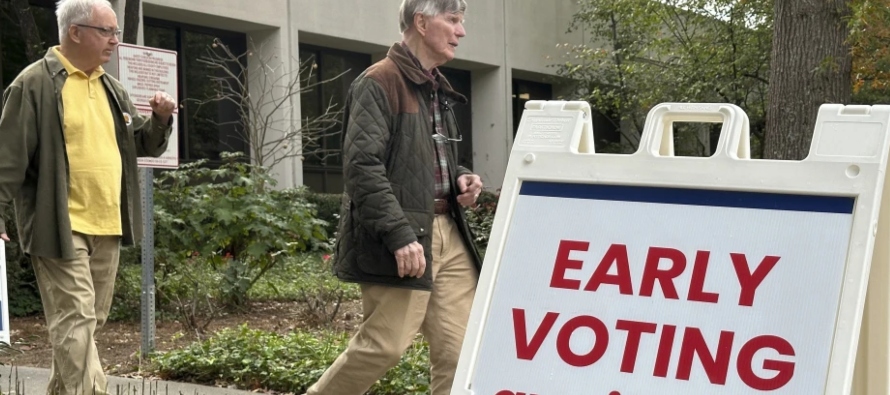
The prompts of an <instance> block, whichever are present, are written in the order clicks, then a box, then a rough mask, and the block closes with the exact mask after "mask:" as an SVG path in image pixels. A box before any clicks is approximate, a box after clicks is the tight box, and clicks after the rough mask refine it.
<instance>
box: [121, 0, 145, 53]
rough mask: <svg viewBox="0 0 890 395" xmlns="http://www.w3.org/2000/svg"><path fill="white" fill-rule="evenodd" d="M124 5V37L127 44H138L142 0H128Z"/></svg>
mask: <svg viewBox="0 0 890 395" xmlns="http://www.w3.org/2000/svg"><path fill="white" fill-rule="evenodd" d="M126 1H127V2H126V3H125V5H124V37H123V41H124V42H125V43H127V44H136V41H137V40H138V39H139V21H140V19H141V18H140V16H141V14H142V13H141V12H140V8H142V7H141V6H140V3H141V0H126Z"/></svg>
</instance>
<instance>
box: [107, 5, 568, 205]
mask: <svg viewBox="0 0 890 395" xmlns="http://www.w3.org/2000/svg"><path fill="white" fill-rule="evenodd" d="M113 2H114V3H115V5H116V7H117V8H118V10H119V11H118V13H119V14H123V7H124V5H123V3H124V1H123V0H113ZM468 3H469V6H468V7H469V8H468V13H467V16H466V30H467V37H465V38H464V39H463V41H462V42H461V46H460V48H458V51H457V58H456V59H455V60H454V61H453V62H451V63H449V64H447V65H445V67H444V68H443V71H444V72H445V73H446V75H447V76H448V77H449V79H450V81H451V82H452V84H453V85H455V87H456V89H457V90H458V91H460V92H462V93H464V94H466V95H467V96H468V97H469V99H470V104H469V105H468V106H462V107H463V108H455V112H456V114H457V117H458V118H459V121H460V124H461V125H460V126H461V132H462V136H463V141H462V142H461V143H459V144H460V152H461V156H462V159H461V161H462V162H463V164H464V165H467V166H468V167H470V168H472V169H473V170H474V171H476V172H477V173H479V174H480V175H481V176H482V177H483V179H484V181H485V182H486V184H487V186H488V187H490V188H499V187H500V185H501V183H502V181H503V175H504V170H505V168H506V165H507V158H508V155H509V151H510V147H511V144H512V140H513V135H514V133H515V132H514V131H515V127H516V123H518V119H519V116H520V111H521V109H522V108H523V107H524V102H525V101H527V100H529V99H553V98H557V97H558V96H560V92H561V91H562V90H564V86H563V84H559V83H557V80H556V78H555V73H556V68H554V67H552V66H553V65H554V64H555V63H557V62H558V60H559V59H560V58H561V56H562V55H563V53H564V51H563V50H561V49H558V48H557V47H556V44H557V43H573V44H574V43H580V42H581V40H582V39H583V34H581V33H572V34H567V33H566V32H567V28H568V26H569V24H570V23H571V19H572V15H573V13H574V12H575V9H576V5H575V2H574V1H572V0H548V1H540V0H468ZM399 4H400V0H188V1H186V0H143V1H142V16H143V18H142V21H143V23H142V25H141V32H142V34H141V35H140V42H141V43H143V44H144V45H147V46H153V47H161V48H166V49H172V50H176V51H178V52H179V68H180V70H179V77H180V78H179V81H180V82H179V84H180V92H179V94H180V98H185V97H193V96H195V95H196V92H199V91H201V90H206V89H209V86H208V79H207V78H206V75H207V70H206V69H205V68H203V67H202V66H201V65H200V64H197V63H196V59H197V58H198V57H199V56H200V55H202V54H203V53H204V51H206V47H207V45H208V44H209V43H210V42H211V41H212V39H213V38H214V37H217V38H219V39H220V40H221V41H223V42H225V43H226V44H227V45H229V46H230V47H231V48H233V51H244V50H245V49H246V46H247V42H248V40H250V41H251V42H253V43H262V50H261V51H260V52H262V53H261V54H260V55H262V56H266V57H274V59H275V60H274V62H280V63H277V64H276V65H275V66H276V67H275V68H274V73H277V74H280V75H282V74H294V73H296V72H298V71H299V68H300V63H299V62H300V60H299V59H303V60H305V59H308V58H310V57H314V58H313V59H314V61H315V63H316V65H317V70H316V73H317V75H319V76H320V77H321V78H323V79H325V78H329V77H331V76H335V75H338V74H340V73H342V72H344V71H347V70H349V71H348V72H347V73H346V75H344V76H343V77H341V78H339V79H338V80H336V81H334V82H331V83H328V84H325V85H323V87H322V88H321V89H317V90H315V91H313V92H307V93H303V94H301V95H299V96H298V97H295V98H294V100H293V101H292V106H291V108H292V113H291V114H289V115H280V114H277V115H276V117H278V118H280V119H279V120H280V121H281V122H284V123H286V122H288V119H290V118H293V119H305V118H306V117H312V116H314V115H315V114H318V113H319V112H320V111H322V109H323V108H324V106H325V105H326V104H328V103H332V104H339V103H342V101H343V98H344V97H345V95H346V90H347V89H348V86H349V83H350V82H351V81H352V79H354V78H355V76H356V75H358V73H360V72H361V71H362V70H364V68H366V67H367V66H369V65H370V64H372V62H374V61H377V60H379V59H381V58H382V57H384V56H385V54H386V51H387V49H388V48H389V46H390V45H392V44H393V43H394V42H396V41H398V40H399V39H400V33H399V29H398V25H399V21H398V7H399ZM121 23H123V18H121ZM255 59H257V57H248V58H247V63H248V65H247V66H248V67H247V69H248V71H249V72H250V70H253V69H254V68H253V67H252V66H255V64H251V63H252V62H253V63H256V61H255ZM255 77H257V76H256V75H249V76H248V79H252V78H255ZM257 85H259V84H251V88H250V89H258V88H256V87H255V86H257ZM260 93H261V92H257V94H260ZM251 94H254V92H253V91H252V92H251ZM459 107H461V106H459ZM183 111H184V114H182V116H181V117H180V118H181V119H182V120H183V121H182V122H181V124H180V126H181V127H180V158H181V160H183V161H191V160H194V159H199V158H210V159H213V157H214V155H218V152H219V151H222V150H226V149H228V150H232V149H235V150H246V147H245V146H244V144H243V143H242V142H239V141H236V140H237V139H233V136H232V133H233V131H232V127H231V126H229V127H226V126H221V127H216V126H215V124H214V122H210V121H207V120H205V118H210V120H211V121H217V122H226V121H233V120H234V119H233V118H232V117H233V116H235V113H236V111H235V108H234V107H233V106H228V107H227V106H225V105H220V106H218V108H213V109H210V108H208V109H206V111H205V109H204V108H202V109H200V110H198V109H196V108H195V106H189V105H188V104H187V105H186V106H185V108H183ZM214 118H215V119H214ZM338 144H339V142H338V141H337V139H336V138H330V139H327V140H326V141H325V142H324V148H330V149H336V148H337V146H338ZM274 170H275V173H276V177H277V178H278V179H279V180H280V186H282V187H290V186H296V185H301V184H306V185H308V186H310V187H311V188H312V189H314V190H318V191H324V192H340V191H341V188H342V186H341V184H342V177H341V164H340V162H339V158H338V157H337V156H336V155H334V156H329V157H327V158H318V157H312V156H310V157H307V158H305V160H302V161H301V160H299V159H291V160H285V161H283V162H281V163H280V164H279V165H277V166H276V167H275V169H274Z"/></svg>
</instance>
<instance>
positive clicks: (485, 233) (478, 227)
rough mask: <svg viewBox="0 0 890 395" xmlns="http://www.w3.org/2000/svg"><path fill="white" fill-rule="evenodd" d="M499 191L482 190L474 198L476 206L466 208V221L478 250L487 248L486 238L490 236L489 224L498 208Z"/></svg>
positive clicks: (491, 222) (482, 250) (492, 221)
mask: <svg viewBox="0 0 890 395" xmlns="http://www.w3.org/2000/svg"><path fill="white" fill-rule="evenodd" d="M498 199H500V191H497V192H496V193H493V192H489V191H482V193H480V194H479V197H478V198H477V199H476V206H475V207H472V208H470V209H467V222H468V223H469V225H470V230H471V231H473V236H475V240H474V241H475V242H476V247H477V248H479V251H480V252H484V251H485V249H486V248H488V240H489V237H491V225H492V224H493V223H494V215H495V212H496V211H497V208H498Z"/></svg>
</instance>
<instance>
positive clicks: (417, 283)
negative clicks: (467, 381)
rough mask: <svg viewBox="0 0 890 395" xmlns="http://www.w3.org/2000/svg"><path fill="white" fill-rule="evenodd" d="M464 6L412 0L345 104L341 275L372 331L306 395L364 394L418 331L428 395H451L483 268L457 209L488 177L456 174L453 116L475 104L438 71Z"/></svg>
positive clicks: (454, 42) (359, 336) (458, 35)
mask: <svg viewBox="0 0 890 395" xmlns="http://www.w3.org/2000/svg"><path fill="white" fill-rule="evenodd" d="M466 7H467V5H466V2H465V0H403V1H402V5H401V9H400V10H399V13H400V25H401V26H400V27H401V31H402V41H401V42H399V43H396V44H395V45H393V46H392V47H391V48H390V50H389V53H388V54H387V56H386V58H385V59H384V60H382V61H380V62H378V63H376V64H374V65H372V66H371V67H370V68H368V69H367V70H366V71H365V72H364V73H362V74H361V75H360V76H359V77H358V78H357V79H356V80H355V81H354V82H353V83H352V86H351V88H350V91H349V95H348V98H347V101H346V114H345V118H344V133H343V152H342V153H343V170H344V175H345V179H346V187H345V190H346V193H345V194H344V198H343V205H342V207H341V220H340V228H339V233H340V239H339V245H338V247H337V250H336V256H335V262H334V272H335V274H336V275H337V276H338V277H339V278H340V279H341V280H343V281H350V282H356V283H359V284H361V291H362V309H363V313H364V321H363V322H362V324H361V326H360V327H359V329H358V333H356V334H355V336H354V337H353V338H352V339H351V340H350V342H349V346H348V348H347V349H346V351H344V352H343V354H341V355H340V356H339V357H338V358H337V360H336V361H335V362H334V363H333V365H331V367H330V368H328V370H327V371H326V372H325V373H324V375H322V377H321V378H320V379H319V381H318V382H317V383H315V384H314V385H312V386H311V387H310V388H309V390H308V392H307V394H309V395H361V394H364V393H365V392H366V391H367V390H368V388H370V387H371V386H372V385H373V384H374V382H376V381H377V380H378V379H379V378H380V377H381V376H383V375H384V374H385V373H386V371H387V370H389V369H390V368H391V367H393V366H395V365H396V363H398V361H399V359H400V358H401V356H402V353H403V352H404V351H405V350H406V349H407V348H408V346H410V345H411V342H412V341H413V340H414V337H415V334H416V333H417V332H418V331H420V332H422V333H423V334H424V336H425V338H426V340H427V341H428V342H429V344H430V362H431V367H430V370H431V377H432V383H431V393H432V394H433V395H444V394H448V393H450V392H451V385H452V381H453V380H454V373H455V370H456V368H457V361H458V357H459V355H460V349H461V346H462V343H463V338H464V333H465V332H466V326H467V320H468V319H469V313H470V307H471V305H472V303H473V297H474V294H475V291H476V283H477V281H478V277H479V270H480V267H481V261H480V259H479V255H478V253H477V252H476V249H475V247H474V244H473V241H472V240H473V238H472V236H471V234H470V230H469V228H468V226H467V222H466V217H465V216H464V212H463V209H462V208H461V207H460V206H470V205H473V204H475V202H476V198H477V197H478V196H479V193H480V192H481V190H482V181H481V180H480V178H479V176H477V175H475V174H472V173H471V172H470V171H469V170H467V169H465V168H463V167H460V166H457V149H456V144H455V143H456V142H457V141H460V140H461V138H462V137H461V135H460V132H459V130H458V128H457V120H456V119H455V116H454V113H453V112H452V110H451V106H452V105H454V104H456V103H461V104H466V102H467V99H466V98H465V97H464V96H463V95H461V94H459V93H457V92H455V91H454V90H453V89H452V88H451V85H450V84H449V83H448V81H447V80H446V79H445V77H444V76H443V75H442V74H441V73H439V71H438V69H437V67H438V66H440V65H442V64H444V63H446V62H448V61H450V60H451V59H453V58H454V53H455V51H456V50H457V47H458V44H459V42H460V40H461V39H462V38H463V37H464V36H465V35H466V31H465V30H464V26H463V20H464V13H465V11H466Z"/></svg>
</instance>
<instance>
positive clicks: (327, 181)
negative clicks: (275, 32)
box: [298, 43, 373, 193]
mask: <svg viewBox="0 0 890 395" xmlns="http://www.w3.org/2000/svg"><path fill="white" fill-rule="evenodd" d="M298 53H299V54H300V62H306V61H308V60H309V59H308V58H306V59H304V58H303V54H304V53H311V54H312V61H313V62H314V63H315V64H316V65H317V67H316V68H315V71H314V73H315V75H316V76H317V77H316V78H320V76H321V75H322V73H323V72H324V69H325V63H324V58H325V55H327V56H339V57H342V58H345V59H351V61H355V62H356V63H362V64H361V67H356V68H351V69H350V72H349V74H354V75H355V76H358V75H359V74H360V73H362V72H364V71H365V69H367V68H368V67H370V66H371V65H372V64H373V60H372V59H371V55H369V54H365V53H361V52H352V51H346V50H341V49H336V48H329V47H323V46H318V45H312V44H304V43H299V50H298ZM301 78H303V77H302V76H301ZM340 78H341V79H348V75H344V76H342V77H340ZM352 81H353V80H352V79H348V81H345V80H344V81H341V83H342V85H341V86H342V89H343V92H342V94H343V99H344V100H343V101H344V103H339V105H341V106H342V105H345V104H346V103H345V99H346V97H347V95H348V92H349V86H350V85H351V84H352ZM305 94H311V95H314V96H315V103H316V104H317V105H318V108H316V109H315V112H316V113H320V112H321V111H323V107H325V106H326V103H327V100H326V99H327V97H326V92H325V87H323V86H318V87H316V89H313V90H312V91H311V92H308V93H305ZM302 95H303V94H301V97H300V107H301V108H300V110H301V114H306V113H307V112H308V111H306V107H305V106H307V105H308V104H307V103H306V101H305V100H303V96H302ZM303 116H304V117H305V115H303ZM334 127H335V128H342V127H343V125H342V124H338V125H336V126H334ZM335 137H336V138H326V139H324V140H323V141H322V147H321V148H322V149H324V150H331V149H334V150H339V149H342V136H341V135H337V136H335ZM332 143H333V145H334V146H331V145H332ZM318 162H320V163H317V162H316V160H315V159H314V158H310V157H306V160H304V161H303V184H304V185H307V186H309V187H319V186H320V189H319V188H315V189H314V190H315V191H316V192H322V193H341V192H342V191H343V182H342V179H343V164H342V161H341V158H340V153H339V152H337V153H336V154H331V155H328V156H327V157H326V158H324V159H320V160H319V161H318ZM310 175H316V176H320V177H321V183H320V185H308V184H307V183H306V178H307V176H310ZM338 180H339V181H338Z"/></svg>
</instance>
